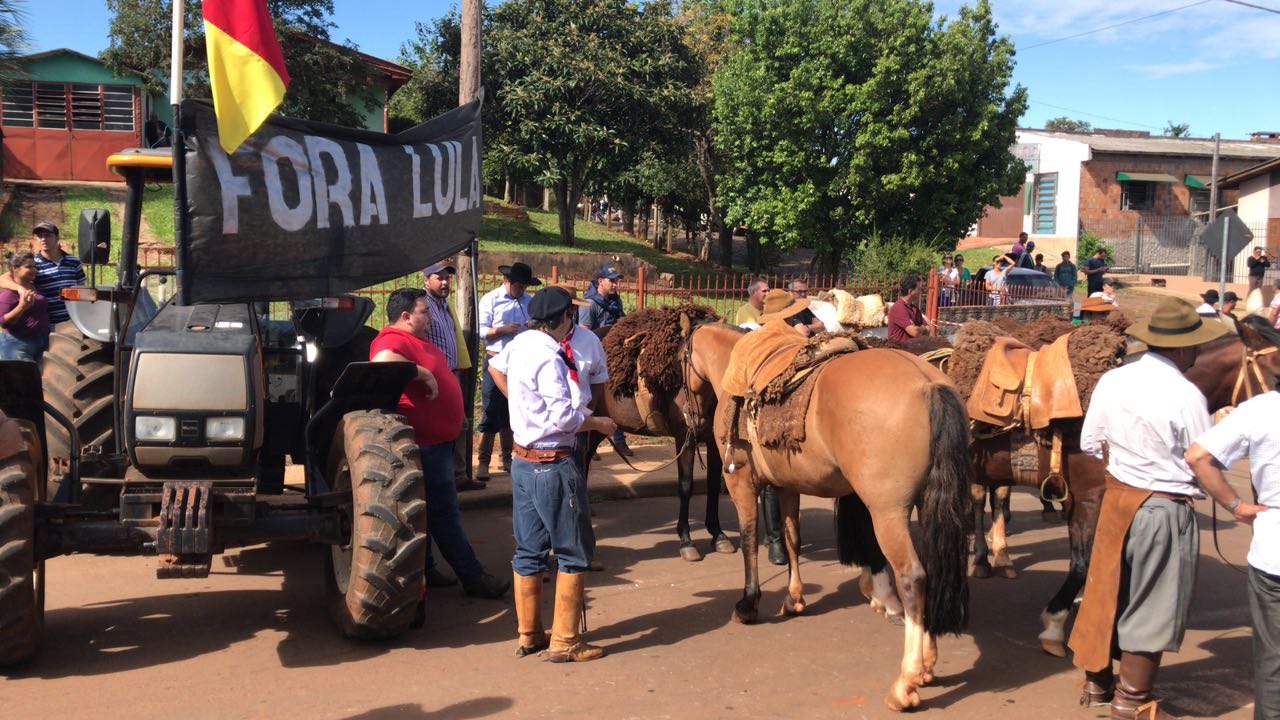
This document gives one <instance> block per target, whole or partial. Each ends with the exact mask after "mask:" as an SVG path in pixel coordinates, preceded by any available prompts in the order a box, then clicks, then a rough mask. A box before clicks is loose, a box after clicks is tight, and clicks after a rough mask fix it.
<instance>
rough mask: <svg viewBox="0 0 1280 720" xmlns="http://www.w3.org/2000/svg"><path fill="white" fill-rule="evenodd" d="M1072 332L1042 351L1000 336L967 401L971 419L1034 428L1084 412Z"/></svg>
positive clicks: (1046, 425)
mask: <svg viewBox="0 0 1280 720" xmlns="http://www.w3.org/2000/svg"><path fill="white" fill-rule="evenodd" d="M1069 338H1070V335H1063V336H1061V337H1059V338H1058V339H1057V340H1055V341H1053V342H1052V343H1051V344H1049V345H1046V346H1044V347H1043V348H1041V349H1040V350H1038V351H1033V350H1032V349H1031V348H1029V347H1027V346H1026V345H1024V344H1023V343H1021V342H1018V341H1017V340H1014V339H1013V338H1010V337H998V338H996V340H995V343H994V344H993V345H992V346H991V349H990V350H988V351H987V355H986V359H985V360H984V362H983V365H982V371H981V373H979V375H978V380H977V383H976V384H975V385H974V387H973V393H972V394H971V395H970V396H969V400H968V402H967V403H966V408H967V410H968V412H969V417H970V419H972V420H976V421H978V422H983V423H987V424H988V425H992V426H995V427H997V428H1006V427H1009V428H1011V427H1013V426H1021V427H1022V428H1023V429H1024V430H1026V431H1027V432H1030V431H1032V430H1041V429H1043V428H1046V427H1048V426H1049V424H1050V423H1051V422H1053V421H1054V420H1066V419H1074V418H1080V417H1083V416H1084V409H1083V407H1082V406H1081V402H1080V394H1079V391H1078V390H1077V388H1076V382H1075V377H1074V375H1073V374H1072V372H1071V359H1070V357H1069V356H1068V354H1067V341H1068V339H1069Z"/></svg>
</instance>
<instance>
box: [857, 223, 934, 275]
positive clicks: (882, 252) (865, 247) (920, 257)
mask: <svg viewBox="0 0 1280 720" xmlns="http://www.w3.org/2000/svg"><path fill="white" fill-rule="evenodd" d="M849 262H850V264H852V265H853V269H854V271H855V272H857V273H859V274H865V275H901V274H904V273H909V272H913V273H918V274H921V275H923V274H924V273H927V272H929V271H930V270H932V269H933V268H934V267H935V266H936V265H937V263H938V248H937V247H936V245H935V244H934V243H931V242H926V241H923V240H918V239H916V238H909V237H901V236H890V235H883V234H881V233H878V232H875V231H872V232H871V233H870V234H869V235H868V236H867V238H866V239H865V240H864V241H863V243H862V244H861V245H859V246H858V247H857V248H856V249H855V250H853V252H851V253H850V254H849Z"/></svg>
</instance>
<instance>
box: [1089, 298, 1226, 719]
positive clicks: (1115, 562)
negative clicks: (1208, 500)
mask: <svg viewBox="0 0 1280 720" xmlns="http://www.w3.org/2000/svg"><path fill="white" fill-rule="evenodd" d="M1226 332H1227V329H1226V327H1225V326H1224V325H1223V324H1222V323H1220V322H1218V321H1217V320H1213V319H1208V318H1202V317H1200V316H1199V315H1198V314H1196V311H1195V308H1193V307H1192V306H1191V304H1190V303H1188V302H1186V301H1185V300H1182V299H1179V298H1172V297H1171V298H1166V299H1165V300H1164V301H1162V302H1161V303H1160V305H1159V306H1158V307H1157V308H1156V310H1155V312H1154V313H1153V314H1152V316H1151V319H1150V320H1148V321H1145V322H1140V323H1137V324H1136V325H1134V326H1132V327H1130V328H1129V330H1128V333H1129V334H1130V335H1132V336H1133V337H1135V338H1137V339H1139V340H1141V341H1143V342H1145V343H1146V344H1147V346H1148V348H1149V349H1148V351H1147V353H1146V354H1145V355H1144V356H1143V357H1142V358H1141V359H1139V360H1138V361H1137V362H1134V363H1131V364H1129V365H1125V366H1123V367H1120V368H1116V369H1115V370H1111V371H1109V372H1107V373H1106V374H1105V375H1103V376H1102V379H1101V380H1099V381H1098V385H1097V387H1096V388H1095V389H1094V391H1093V396H1092V397H1091V399H1090V403H1089V410H1088V412H1087V413H1086V415H1085V419H1084V426H1083V428H1082V429H1081V433H1080V449H1081V450H1083V451H1084V452H1086V453H1088V454H1090V455H1093V456H1094V457H1097V458H1099V459H1102V460H1103V461H1104V462H1105V463H1106V465H1107V490H1106V493H1105V494H1104V495H1103V500H1102V509H1101V510H1100V512H1099V518H1098V529H1097V532H1096V534H1095V536H1094V541H1093V554H1092V557H1091V558H1090V563H1089V577H1088V580H1087V582H1086V583H1085V591H1084V599H1083V600H1082V602H1081V605H1080V613H1079V615H1078V617H1077V619H1076V624H1075V628H1074V629H1073V631H1072V634H1071V640H1070V643H1069V644H1070V646H1071V648H1072V650H1074V651H1075V656H1074V658H1073V662H1074V663H1075V664H1076V666H1078V667H1080V668H1083V669H1084V670H1085V687H1084V697H1083V698H1082V702H1088V703H1093V702H1105V701H1106V700H1107V699H1108V698H1110V702H1111V716H1112V717H1113V718H1123V719H1126V720H1127V719H1129V718H1135V717H1143V718H1147V717H1151V718H1154V720H1170V719H1172V717H1173V716H1171V715H1169V714H1168V713H1166V712H1164V711H1163V710H1162V709H1160V708H1159V707H1158V706H1155V705H1149V703H1151V702H1152V698H1151V689H1152V686H1153V685H1154V683H1155V677H1156V672H1157V670H1159V668H1160V660H1161V656H1162V654H1163V653H1164V652H1169V651H1173V652H1176V651H1177V650H1178V648H1179V647H1180V646H1181V643H1182V637H1183V634H1184V633H1185V631H1186V624H1187V617H1188V615H1189V613H1190V610H1191V591H1192V587H1193V586H1194V584H1195V571H1196V561H1197V557H1198V555H1199V552H1200V545H1199V537H1198V535H1197V530H1196V518H1195V511H1194V509H1193V508H1192V500H1193V499H1195V498H1202V497H1204V493H1203V491H1202V490H1201V489H1200V486H1199V485H1197V484H1196V481H1195V476H1194V475H1193V474H1192V472H1191V468H1190V467H1189V466H1188V465H1187V462H1186V460H1185V459H1184V458H1183V455H1184V454H1185V453H1186V451H1187V449H1188V448H1189V447H1190V446H1191V443H1192V441H1193V440H1194V439H1195V438H1197V437H1199V436H1200V435H1202V434H1203V433H1204V432H1205V431H1206V430H1208V429H1209V427H1210V424H1211V421H1210V419H1209V411H1208V407H1207V404H1206V402H1205V398H1204V395H1202V394H1201V393H1200V391H1199V390H1198V389H1196V387H1195V386H1194V385H1192V384H1191V382H1190V381H1189V380H1187V379H1186V378H1185V377H1184V376H1183V372H1184V371H1185V370H1186V369H1187V368H1189V367H1191V365H1192V364H1193V363H1195V359H1196V352H1197V348H1198V347H1199V346H1200V345H1201V344H1203V343H1206V342H1209V341H1210V340H1213V339H1216V338H1218V337H1221V336H1222V335H1223V334H1225V333H1226ZM1116 649H1118V650H1119V658H1120V668H1119V673H1118V677H1115V676H1113V674H1112V667H1111V661H1112V658H1113V656H1114V652H1115V650H1116ZM1113 685H1114V693H1113ZM1144 705H1147V706H1148V708H1147V710H1144V711H1142V712H1141V713H1139V711H1138V708H1139V707H1142V706H1144Z"/></svg>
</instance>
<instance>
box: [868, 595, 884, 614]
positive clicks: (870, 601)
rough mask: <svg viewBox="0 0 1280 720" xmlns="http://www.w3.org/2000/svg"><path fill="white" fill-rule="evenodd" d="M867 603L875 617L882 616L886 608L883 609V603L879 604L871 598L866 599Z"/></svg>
mask: <svg viewBox="0 0 1280 720" xmlns="http://www.w3.org/2000/svg"><path fill="white" fill-rule="evenodd" d="M867 603H868V604H869V605H871V609H872V610H875V611H876V614H877V615H883V614H884V612H885V609H886V608H885V606H884V603H882V602H880V601H879V600H877V599H876V598H873V597H869V598H867Z"/></svg>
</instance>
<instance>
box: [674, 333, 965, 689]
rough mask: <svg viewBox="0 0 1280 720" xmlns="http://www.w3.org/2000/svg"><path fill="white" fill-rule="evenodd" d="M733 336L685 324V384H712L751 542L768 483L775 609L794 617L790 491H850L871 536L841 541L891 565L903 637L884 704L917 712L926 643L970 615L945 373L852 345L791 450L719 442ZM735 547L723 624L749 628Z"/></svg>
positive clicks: (753, 587) (960, 483)
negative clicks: (785, 567)
mask: <svg viewBox="0 0 1280 720" xmlns="http://www.w3.org/2000/svg"><path fill="white" fill-rule="evenodd" d="M741 337H742V333H741V331H740V330H738V329H737V328H733V327H730V326H727V325H723V324H719V323H713V324H706V325H701V326H699V327H697V328H695V329H693V330H692V331H691V332H690V337H689V341H688V342H690V343H692V347H691V358H692V361H691V363H690V364H689V367H688V368H687V369H686V374H687V377H686V387H688V388H690V389H692V390H696V389H698V388H699V387H700V386H701V385H702V384H705V383H710V384H711V385H712V386H713V387H715V388H716V389H717V391H718V395H719V402H718V407H717V410H716V420H715V437H716V441H717V443H718V444H719V445H720V448H721V451H722V453H723V454H724V456H725V457H724V464H725V468H726V472H725V480H726V483H727V486H728V489H729V493H730V495H731V496H732V497H733V502H734V505H735V506H736V508H737V510H738V522H739V524H740V526H741V534H742V537H744V538H753V537H755V533H756V499H757V496H758V495H759V493H760V490H761V489H762V488H763V487H764V485H766V484H770V485H773V486H775V487H776V488H777V489H778V500H779V504H780V505H781V507H782V515H783V527H784V535H785V538H786V545H787V555H788V558H789V564H790V582H789V584H788V591H787V598H786V600H785V601H784V603H783V608H782V610H783V612H785V613H787V614H793V615H794V614H799V613H802V612H803V611H804V608H805V600H804V597H803V595H802V588H803V585H802V583H801V581H800V566H799V555H798V548H799V547H800V526H799V516H800V495H801V494H805V495H815V496H818V497H830V498H841V497H842V496H848V495H850V494H851V493H853V494H856V496H857V498H858V499H859V500H861V503H859V504H860V505H862V506H864V508H863V512H862V513H861V515H862V517H864V518H865V522H866V523H869V524H870V525H871V526H872V528H873V531H871V530H868V529H867V528H866V527H863V528H861V529H859V528H856V527H851V526H850V524H849V523H841V524H840V525H839V530H840V534H841V538H840V540H839V541H840V544H841V546H842V547H847V546H848V545H849V544H851V542H853V541H851V540H850V538H849V537H848V536H849V535H850V534H853V535H856V536H857V537H858V538H859V539H862V540H863V541H864V542H865V541H866V540H872V541H874V542H875V544H878V546H879V547H878V548H876V549H875V552H877V553H879V552H883V555H884V557H885V558H887V559H888V562H889V564H890V565H891V566H892V567H893V570H894V573H895V574H896V576H897V579H898V593H899V596H900V597H901V599H902V606H903V614H904V620H905V623H904V625H905V627H904V635H905V640H904V649H903V658H902V666H901V670H900V672H899V675H898V678H897V680H896V681H895V682H894V683H893V686H892V688H891V690H890V692H889V695H888V696H887V697H886V698H885V702H886V704H887V705H888V706H889V707H890V708H892V709H894V710H907V709H910V708H913V707H916V706H918V705H919V704H920V695H919V693H918V692H917V688H918V687H919V686H921V685H923V684H925V683H928V682H931V681H932V679H933V669H934V666H935V664H936V663H937V659H938V653H937V644H936V641H935V637H936V636H937V635H940V634H943V633H956V632H959V631H960V630H962V629H963V628H964V627H965V624H966V622H967V619H968V617H967V616H968V598H969V593H968V585H967V556H968V532H969V527H970V522H969V512H970V510H969V506H970V502H971V501H970V496H969V483H970V479H971V468H970V463H969V455H968V441H969V435H968V417H967V415H966V413H965V409H964V405H963V403H962V402H961V401H960V397H959V395H957V393H956V391H955V388H954V387H953V386H952V384H951V382H950V380H948V379H947V377H946V375H944V374H942V373H941V372H940V371H939V370H937V369H936V368H934V367H932V366H930V365H929V364H928V363H925V362H924V361H922V360H920V359H919V358H917V357H915V356H913V355H911V354H909V353H905V352H901V351H898V350H861V351H858V352H854V353H850V354H848V355H842V356H839V357H837V358H836V359H834V360H831V361H830V362H828V363H826V364H825V365H823V367H822V368H821V369H820V370H818V371H817V372H818V373H819V376H818V378H817V380H816V381H815V382H816V383H817V386H816V387H815V389H814V392H813V399H812V401H811V402H810V405H809V408H808V413H807V416H806V418H805V427H806V430H807V437H806V439H805V441H804V444H803V445H802V446H801V449H800V450H799V451H797V452H791V453H789V452H786V451H785V450H772V449H769V448H765V447H763V446H758V445H753V444H752V443H751V441H750V439H749V438H748V435H749V433H747V432H739V433H735V435H736V439H735V440H734V441H733V442H732V444H729V438H730V426H731V424H732V422H733V418H734V413H733V405H734V404H735V403H734V402H733V401H732V400H731V399H730V398H729V397H727V396H726V395H725V394H724V393H723V392H722V391H721V381H722V379H723V377H724V372H725V368H726V367H727V366H728V363H729V356H730V352H731V351H732V348H733V346H734V345H735V344H736V343H737V342H738V340H739V339H740V338H741ZM743 415H744V416H745V412H744V413H743ZM917 506H919V508H920V518H921V529H922V531H923V532H922V540H923V547H925V548H928V551H927V552H924V553H923V554H918V553H917V550H916V547H915V546H914V545H913V542H912V539H911V533H910V516H911V511H912V509H913V508H915V507H917ZM853 515H856V514H853ZM742 550H743V562H744V566H745V575H746V583H745V589H744V592H743V596H742V599H741V600H739V601H738V603H737V605H736V606H735V608H734V613H733V617H734V619H735V620H737V621H738V622H743V623H750V622H754V621H755V620H756V618H757V616H758V605H759V601H760V580H759V574H758V572H757V568H756V553H757V546H756V544H755V543H753V542H743V543H742ZM842 555H843V553H842ZM842 559H843V558H842Z"/></svg>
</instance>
